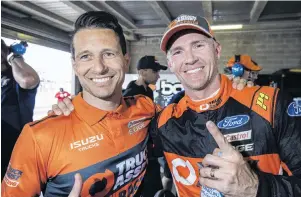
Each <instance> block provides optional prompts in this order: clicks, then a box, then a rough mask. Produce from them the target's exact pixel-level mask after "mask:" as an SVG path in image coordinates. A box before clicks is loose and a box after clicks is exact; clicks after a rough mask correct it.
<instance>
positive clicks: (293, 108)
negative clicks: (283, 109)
mask: <svg viewBox="0 0 301 197" xmlns="http://www.w3.org/2000/svg"><path fill="white" fill-rule="evenodd" d="M287 114H288V115H289V116H301V105H297V103H296V102H292V103H291V104H289V106H288V108H287Z"/></svg>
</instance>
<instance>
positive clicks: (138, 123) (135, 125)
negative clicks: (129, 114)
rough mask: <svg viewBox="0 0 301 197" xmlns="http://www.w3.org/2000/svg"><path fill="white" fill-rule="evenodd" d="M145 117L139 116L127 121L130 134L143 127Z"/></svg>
mask: <svg viewBox="0 0 301 197" xmlns="http://www.w3.org/2000/svg"><path fill="white" fill-rule="evenodd" d="M146 119H147V118H146V117H143V118H140V119H138V120H133V121H130V122H129V123H128V128H129V129H130V130H129V133H130V135H132V134H134V133H136V132H137V131H139V130H141V129H143V128H144V127H145V124H144V121H145V120H146Z"/></svg>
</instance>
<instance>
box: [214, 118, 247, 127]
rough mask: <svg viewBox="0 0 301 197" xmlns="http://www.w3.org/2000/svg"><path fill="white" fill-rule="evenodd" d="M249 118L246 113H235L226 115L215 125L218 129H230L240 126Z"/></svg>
mask: <svg viewBox="0 0 301 197" xmlns="http://www.w3.org/2000/svg"><path fill="white" fill-rule="evenodd" d="M249 120H250V117H249V116H248V115H237V116H230V117H226V118H225V119H224V120H222V121H220V122H219V123H218V124H217V126H218V128H220V129H232V128H237V127H241V126H243V125H245V124H247V123H248V122H249Z"/></svg>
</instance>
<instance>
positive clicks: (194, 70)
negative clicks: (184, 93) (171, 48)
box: [187, 68, 202, 73]
mask: <svg viewBox="0 0 301 197" xmlns="http://www.w3.org/2000/svg"><path fill="white" fill-rule="evenodd" d="M200 70H202V69H201V68H196V69H193V70H189V71H187V73H196V72H198V71H200Z"/></svg>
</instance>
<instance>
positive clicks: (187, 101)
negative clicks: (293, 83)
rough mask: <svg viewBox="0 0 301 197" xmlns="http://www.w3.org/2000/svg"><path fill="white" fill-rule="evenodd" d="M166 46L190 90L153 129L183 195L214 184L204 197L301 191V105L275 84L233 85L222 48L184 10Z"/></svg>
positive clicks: (195, 193) (201, 23)
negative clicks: (224, 70)
mask: <svg viewBox="0 0 301 197" xmlns="http://www.w3.org/2000/svg"><path fill="white" fill-rule="evenodd" d="M161 49H162V50H163V51H164V52H166V53H167V58H168V65H169V67H170V69H171V71H172V72H173V73H175V74H176V75H177V77H178V79H179V80H180V81H181V83H182V84H183V86H184V89H185V92H186V95H185V97H184V98H183V99H182V100H180V102H179V104H173V105H169V106H168V107H166V108H165V109H164V110H163V111H162V112H161V113H160V114H158V115H157V116H156V118H155V119H154V120H153V121H152V124H151V126H150V132H151V135H152V138H153V141H154V143H155V147H157V148H158V149H159V150H160V149H161V150H163V151H164V156H165V158H166V159H167V162H168V166H169V168H170V169H171V172H172V175H173V179H174V182H175V184H176V189H177V193H178V195H179V196H185V197H186V196H200V193H201V192H202V189H203V188H205V187H202V186H206V187H208V188H213V189H216V191H212V190H211V192H212V193H209V192H208V193H206V195H207V196H218V192H222V193H223V194H224V195H225V196H246V197H247V196H262V197H266V196H267V197H269V196H299V195H300V191H301V189H300V188H301V186H300V184H301V182H300V174H301V172H300V166H301V146H300V141H301V140H300V139H301V133H300V130H301V125H300V124H301V121H300V116H301V114H300V112H301V111H300V106H299V105H297V103H295V102H292V100H291V99H288V98H285V97H284V96H283V94H281V93H280V92H279V90H278V89H273V88H270V87H252V88H250V89H244V90H243V91H238V90H234V89H233V88H232V84H231V82H230V81H229V80H228V79H227V78H226V77H225V76H221V75H220V74H218V65H217V60H218V59H219V57H220V54H221V46H220V44H219V43H218V42H217V41H216V39H215V38H214V36H213V33H212V31H211V30H210V26H209V24H208V23H207V21H206V20H205V19H204V18H201V17H195V16H187V15H181V16H179V17H178V18H177V19H176V20H175V21H173V22H172V23H171V25H170V26H169V29H168V31H167V32H166V33H165V34H164V36H163V39H162V43H161ZM208 120H211V121H213V122H215V123H216V124H217V126H218V127H219V128H220V130H221V133H222V136H224V137H222V141H224V144H226V141H225V140H223V139H227V143H229V144H231V146H230V145H229V144H226V146H223V144H222V143H221V142H220V140H217V139H218V138H217V137H216V136H218V135H216V133H218V134H220V135H221V133H220V132H219V131H218V132H213V131H212V128H214V126H213V127H207V125H206V124H205V123H206V121H208ZM208 125H210V124H208ZM206 127H207V128H206ZM218 145H219V146H220V147H219V148H218ZM228 147H230V149H229V148H228ZM232 147H233V148H232ZM243 156H244V158H243ZM247 161H248V162H247ZM200 163H202V164H203V166H204V167H203V168H202V169H201V170H200V173H198V171H199V168H198V166H200ZM198 183H200V184H198Z"/></svg>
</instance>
